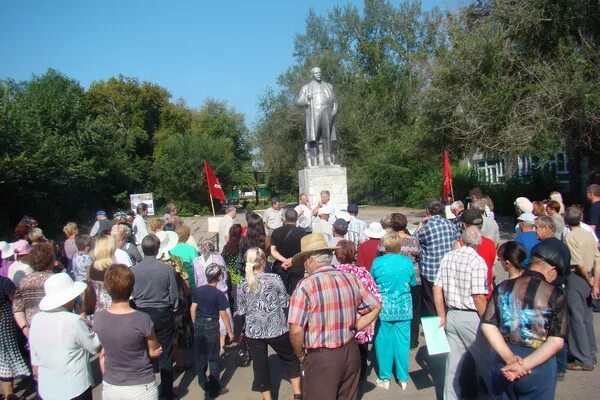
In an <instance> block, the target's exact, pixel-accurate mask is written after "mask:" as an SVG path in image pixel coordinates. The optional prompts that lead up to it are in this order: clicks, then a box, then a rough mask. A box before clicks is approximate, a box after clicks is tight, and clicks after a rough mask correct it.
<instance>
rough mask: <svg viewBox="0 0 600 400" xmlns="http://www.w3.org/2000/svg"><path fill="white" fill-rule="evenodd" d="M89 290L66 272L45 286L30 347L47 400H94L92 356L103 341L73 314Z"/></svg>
mask: <svg viewBox="0 0 600 400" xmlns="http://www.w3.org/2000/svg"><path fill="white" fill-rule="evenodd" d="M86 287H87V285H86V284H85V283H83V282H73V280H72V279H71V277H70V276H69V275H67V274H65V273H60V274H55V275H53V276H51V277H50V278H48V279H47V280H46V282H45V283H44V291H45V292H46V295H45V296H44V298H42V300H41V301H40V312H39V313H37V314H36V315H35V316H34V317H33V319H32V321H31V330H30V333H29V344H30V346H31V364H32V365H34V366H35V367H37V368H38V393H39V395H40V396H42V397H43V398H44V399H45V400H62V399H80V400H92V386H93V384H94V380H93V377H92V371H91V368H90V354H95V353H96V352H97V351H98V350H100V341H99V339H98V336H97V335H96V334H95V333H93V332H92V331H91V330H90V328H89V326H88V325H87V324H86V323H85V321H84V320H82V319H81V318H80V317H79V315H77V314H75V313H73V308H74V307H75V300H76V299H77V297H79V295H80V294H81V293H83V291H84V290H85V289H86Z"/></svg>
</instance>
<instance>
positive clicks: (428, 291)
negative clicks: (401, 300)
mask: <svg viewBox="0 0 600 400" xmlns="http://www.w3.org/2000/svg"><path fill="white" fill-rule="evenodd" d="M435 315H437V311H436V310H435V302H434V301H433V283H432V282H429V281H428V280H427V279H426V278H425V277H424V276H423V275H421V317H432V316H435ZM413 319H414V316H413Z"/></svg>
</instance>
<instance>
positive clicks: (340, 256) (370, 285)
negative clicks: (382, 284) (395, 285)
mask: <svg viewBox="0 0 600 400" xmlns="http://www.w3.org/2000/svg"><path fill="white" fill-rule="evenodd" d="M337 246H338V247H339V249H337V250H336V251H335V257H336V258H337V260H338V261H339V263H340V264H339V265H334V267H335V268H336V269H338V270H340V271H343V272H348V273H350V274H352V275H354V276H356V277H357V278H358V280H359V281H360V283H362V284H363V286H364V287H365V288H366V289H367V290H368V291H369V292H371V293H372V294H373V295H374V296H375V297H376V298H377V300H379V301H380V302H381V295H380V294H379V288H378V287H377V284H376V283H375V280H374V279H373V277H372V276H371V274H370V273H369V271H367V270H366V269H365V268H364V267H361V266H358V265H355V264H354V256H355V255H356V245H355V244H354V242H351V241H349V240H340V241H339V242H338V243H337ZM374 336H375V329H374V324H371V325H367V326H366V327H365V328H364V329H363V330H361V331H359V332H356V341H357V342H358V349H359V350H360V380H361V381H364V380H365V379H367V356H368V352H369V343H370V342H372V341H373V337H374Z"/></svg>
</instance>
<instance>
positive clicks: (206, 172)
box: [202, 160, 215, 217]
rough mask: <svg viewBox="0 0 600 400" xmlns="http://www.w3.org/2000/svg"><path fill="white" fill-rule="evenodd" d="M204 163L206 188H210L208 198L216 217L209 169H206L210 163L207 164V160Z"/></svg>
mask: <svg viewBox="0 0 600 400" xmlns="http://www.w3.org/2000/svg"><path fill="white" fill-rule="evenodd" d="M202 163H203V164H204V178H205V179H206V187H207V188H208V196H209V198H210V208H211V209H212V214H213V217H214V216H215V204H214V203H213V197H212V192H211V191H210V182H209V181H208V169H207V168H206V166H207V165H208V163H207V162H206V160H203V161H202Z"/></svg>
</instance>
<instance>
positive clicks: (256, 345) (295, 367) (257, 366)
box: [246, 332, 300, 392]
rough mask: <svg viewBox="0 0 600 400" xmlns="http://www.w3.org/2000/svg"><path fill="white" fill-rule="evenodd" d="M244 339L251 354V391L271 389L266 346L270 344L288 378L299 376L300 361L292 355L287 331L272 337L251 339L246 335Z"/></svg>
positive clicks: (292, 351)
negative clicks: (252, 375) (252, 374)
mask: <svg viewBox="0 0 600 400" xmlns="http://www.w3.org/2000/svg"><path fill="white" fill-rule="evenodd" d="M246 340H247V341H248V348H249V349H250V354H252V370H253V371H254V381H253V382H252V390H253V391H255V392H266V391H269V390H271V377H270V374H269V353H268V348H267V346H271V348H272V349H273V350H275V353H277V357H279V359H280V360H281V363H282V364H283V367H284V368H285V370H286V372H287V374H288V376H289V378H290V379H293V378H298V377H299V376H300V363H299V362H298V358H296V356H295V355H294V350H293V349H292V344H291V343H290V335H289V333H288V332H286V333H284V334H283V335H281V336H277V337H274V338H268V339H252V338H249V337H246Z"/></svg>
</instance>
